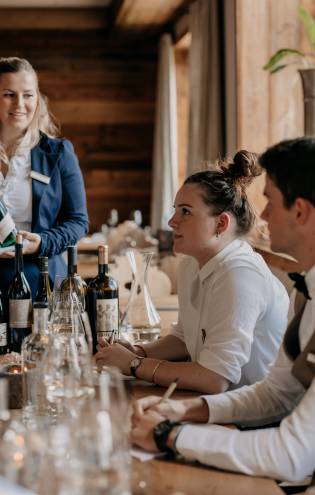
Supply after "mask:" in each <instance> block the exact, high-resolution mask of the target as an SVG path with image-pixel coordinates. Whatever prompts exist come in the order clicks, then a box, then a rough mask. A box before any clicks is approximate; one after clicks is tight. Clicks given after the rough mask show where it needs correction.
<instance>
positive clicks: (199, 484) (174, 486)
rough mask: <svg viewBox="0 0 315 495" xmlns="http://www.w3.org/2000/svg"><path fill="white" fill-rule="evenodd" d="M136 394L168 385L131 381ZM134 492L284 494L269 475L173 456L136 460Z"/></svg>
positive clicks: (159, 494) (157, 392)
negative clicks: (188, 461)
mask: <svg viewBox="0 0 315 495" xmlns="http://www.w3.org/2000/svg"><path fill="white" fill-rule="evenodd" d="M127 389H128V390H129V393H130V395H131V397H132V398H139V397H143V396H145V395H148V394H154V395H162V394H163V393H164V390H165V389H164V388H162V387H157V386H154V385H149V384H144V382H140V381H134V382H128V385H127ZM196 395H198V394H193V393H191V392H187V391H176V392H175V394H174V398H178V399H180V398H183V397H186V398H187V397H192V396H196ZM132 488H133V492H132V493H133V495H175V494H177V495H180V494H181V495H281V494H282V495H283V491H282V490H281V489H280V488H279V487H278V485H277V484H276V482H275V481H273V480H271V479H267V478H259V477H253V476H245V475H242V474H235V473H230V472H226V471H221V470H218V469H214V468H209V467H204V466H201V465H200V464H197V463H193V464H192V463H184V462H178V461H173V460H169V459H167V460H166V459H154V460H151V461H147V462H141V461H139V460H136V459H133V461H132Z"/></svg>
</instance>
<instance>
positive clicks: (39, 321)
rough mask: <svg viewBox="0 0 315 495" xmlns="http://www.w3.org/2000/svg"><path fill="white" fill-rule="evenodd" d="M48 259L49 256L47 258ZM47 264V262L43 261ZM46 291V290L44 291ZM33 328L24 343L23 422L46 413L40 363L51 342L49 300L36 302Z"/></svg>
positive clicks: (22, 350) (22, 353) (22, 351)
mask: <svg viewBox="0 0 315 495" xmlns="http://www.w3.org/2000/svg"><path fill="white" fill-rule="evenodd" d="M46 260H47V258H46ZM41 263H42V264H43V265H47V262H46V261H45V258H44V261H42V262H41ZM43 292H44V291H43ZM33 320H34V322H33V330H32V333H31V335H28V336H27V337H26V338H25V339H24V340H23V343H22V349H21V355H22V369H23V375H22V384H23V422H24V423H25V424H27V423H28V422H30V421H34V419H35V418H36V416H41V415H44V413H45V407H46V402H45V401H46V395H45V391H44V390H43V382H42V378H43V377H42V369H41V367H40V364H41V362H42V359H43V356H44V354H45V351H46V349H47V347H48V344H49V331H48V300H46V301H45V300H44V297H42V298H41V300H37V302H36V301H35V302H34V312H33Z"/></svg>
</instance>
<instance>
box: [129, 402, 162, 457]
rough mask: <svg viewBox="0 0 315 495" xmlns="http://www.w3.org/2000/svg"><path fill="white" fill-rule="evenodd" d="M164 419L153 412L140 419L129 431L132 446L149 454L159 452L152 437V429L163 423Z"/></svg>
mask: <svg viewBox="0 0 315 495" xmlns="http://www.w3.org/2000/svg"><path fill="white" fill-rule="evenodd" d="M164 420H165V418H164V417H163V416H161V415H160V414H158V413H157V412H155V411H149V412H147V413H146V414H144V415H143V416H142V417H141V420H140V421H137V422H136V423H135V424H134V425H133V427H132V430H131V433H130V440H131V443H133V444H134V445H138V446H139V447H141V448H142V449H144V450H148V451H149V452H159V449H158V448H157V446H156V444H155V441H154V437H153V430H154V427H155V426H156V425H157V424H159V423H161V421H164Z"/></svg>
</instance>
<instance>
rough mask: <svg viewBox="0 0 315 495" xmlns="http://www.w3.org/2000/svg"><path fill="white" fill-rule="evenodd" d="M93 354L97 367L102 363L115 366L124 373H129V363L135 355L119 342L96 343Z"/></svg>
mask: <svg viewBox="0 0 315 495" xmlns="http://www.w3.org/2000/svg"><path fill="white" fill-rule="evenodd" d="M96 348H97V350H98V352H97V353H96V354H95V360H96V364H97V366H98V367H99V368H101V367H102V366H103V365H106V366H116V368H119V369H120V370H121V372H122V373H123V374H124V375H130V363H131V361H132V360H133V359H134V358H135V357H137V355H136V354H134V353H133V352H131V351H129V349H126V347H124V346H122V345H120V344H116V343H114V344H111V345H106V344H105V346H104V345H100V344H98V345H97V347H96Z"/></svg>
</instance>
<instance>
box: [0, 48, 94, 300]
mask: <svg viewBox="0 0 315 495" xmlns="http://www.w3.org/2000/svg"><path fill="white" fill-rule="evenodd" d="M57 134H58V129H57V127H56V125H55V123H54V120H53V119H52V117H51V115H50V113H49V112H48V109H47V103H46V100H45V98H44V97H43V96H42V95H41V94H40V92H39V88H38V80H37V75H36V72H35V70H34V69H33V67H32V66H31V64H30V63H29V62H28V61H27V60H25V59H20V58H17V57H9V58H0V166H1V168H0V198H1V200H2V201H3V202H4V204H5V205H6V207H7V209H8V211H9V213H10V214H11V217H12V218H13V220H14V222H15V225H16V228H17V229H18V230H20V232H21V233H22V234H23V237H24V238H25V239H27V241H28V242H27V243H25V247H24V249H23V252H24V254H25V255H26V256H25V258H24V271H25V275H26V277H27V279H28V282H29V284H30V287H31V290H32V294H33V296H35V291H36V288H37V283H38V275H39V269H38V266H37V256H48V257H49V274H50V278H51V279H52V280H54V276H55V274H56V272H58V273H59V274H61V275H62V274H65V273H66V272H65V263H64V261H63V259H62V256H61V253H62V252H63V251H64V250H65V248H66V247H67V246H68V245H71V244H75V243H76V242H77V241H78V240H79V239H80V238H81V237H82V236H83V235H84V234H85V233H86V232H87V229H88V217H87V210H86V199H85V191H84V184H83V179H82V174H81V171H80V168H79V165H78V160H77V157H76V155H75V154H74V151H73V146H72V144H71V143H70V142H69V141H67V140H66V139H58V138H57ZM13 258H14V253H12V252H5V253H3V254H1V255H0V270H1V277H0V289H1V291H2V293H3V294H7V290H8V286H9V284H10V282H11V280H12V277H13V274H14V260H13Z"/></svg>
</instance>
